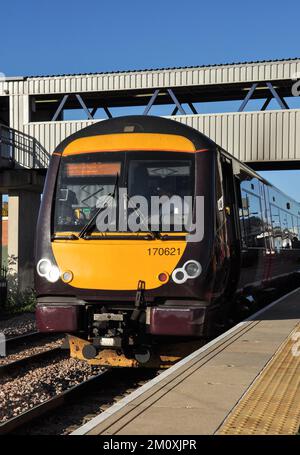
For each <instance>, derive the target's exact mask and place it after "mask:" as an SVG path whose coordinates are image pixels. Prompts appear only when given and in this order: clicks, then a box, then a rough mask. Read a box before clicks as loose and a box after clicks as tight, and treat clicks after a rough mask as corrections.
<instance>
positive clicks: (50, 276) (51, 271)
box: [36, 258, 60, 283]
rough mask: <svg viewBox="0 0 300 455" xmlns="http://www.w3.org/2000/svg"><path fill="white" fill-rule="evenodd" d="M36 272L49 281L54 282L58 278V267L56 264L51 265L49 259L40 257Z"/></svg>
mask: <svg viewBox="0 0 300 455" xmlns="http://www.w3.org/2000/svg"><path fill="white" fill-rule="evenodd" d="M36 270H37V273H38V274H39V275H40V276H41V277H43V278H46V280H48V281H50V283H55V282H56V281H57V280H58V279H59V275H60V272H59V268H58V267H57V266H56V265H52V264H51V262H50V261H49V259H45V258H43V259H40V260H39V262H38V263H37V266H36Z"/></svg>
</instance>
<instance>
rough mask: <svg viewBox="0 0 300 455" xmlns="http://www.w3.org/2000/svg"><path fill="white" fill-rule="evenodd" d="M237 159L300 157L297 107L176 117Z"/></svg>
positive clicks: (264, 159) (291, 158)
mask: <svg viewBox="0 0 300 455" xmlns="http://www.w3.org/2000/svg"><path fill="white" fill-rule="evenodd" d="M173 118H174V120H177V121H180V122H182V123H184V124H187V125H189V126H192V127H193V128H195V129H197V130H199V131H201V132H202V133H204V134H206V135H207V136H209V137H210V138H211V139H212V140H214V141H215V142H216V143H217V144H219V145H221V146H222V147H223V148H224V149H225V150H227V151H228V152H229V153H231V154H232V155H234V156H236V157H237V158H239V159H240V160H241V161H287V160H300V110H298V109H293V110H292V109H291V110H280V111H265V112H242V113H226V114H207V115H188V116H176V117H173Z"/></svg>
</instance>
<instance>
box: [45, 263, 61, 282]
mask: <svg viewBox="0 0 300 455" xmlns="http://www.w3.org/2000/svg"><path fill="white" fill-rule="evenodd" d="M59 275H60V273H59V268H58V267H56V265H53V266H52V267H51V269H50V271H49V273H48V274H47V275H46V278H47V280H48V281H50V283H55V282H56V281H57V280H58V279H59Z"/></svg>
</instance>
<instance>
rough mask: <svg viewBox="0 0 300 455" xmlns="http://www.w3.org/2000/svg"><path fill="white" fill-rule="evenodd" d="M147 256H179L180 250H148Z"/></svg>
mask: <svg viewBox="0 0 300 455" xmlns="http://www.w3.org/2000/svg"><path fill="white" fill-rule="evenodd" d="M147 251H148V255H149V256H180V255H181V249H180V248H148V249H147Z"/></svg>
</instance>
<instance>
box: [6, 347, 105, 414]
mask: <svg viewBox="0 0 300 455" xmlns="http://www.w3.org/2000/svg"><path fill="white" fill-rule="evenodd" d="M65 356H66V354H65V353H61V354H59V356H58V358H56V359H55V360H52V361H48V362H46V361H45V362H44V363H43V364H42V365H41V364H34V363H31V364H30V369H28V367H26V368H23V369H22V371H20V372H19V373H18V374H17V375H16V376H15V377H12V376H4V377H2V378H0V402H1V408H0V423H3V422H5V421H6V420H7V419H10V418H12V417H15V416H17V415H19V414H20V413H22V412H24V411H27V410H29V409H31V408H33V407H34V406H37V405H38V404H41V403H43V402H44V401H46V400H48V399H50V398H52V397H54V396H55V395H58V394H60V393H62V392H63V391H65V390H67V389H69V388H70V387H72V386H75V385H77V384H79V383H81V382H82V381H86V380H87V379H89V378H91V377H92V376H95V375H97V374H99V373H100V372H101V368H99V367H93V366H90V365H88V364H87V363H86V362H83V361H80V360H76V359H72V358H65Z"/></svg>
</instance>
